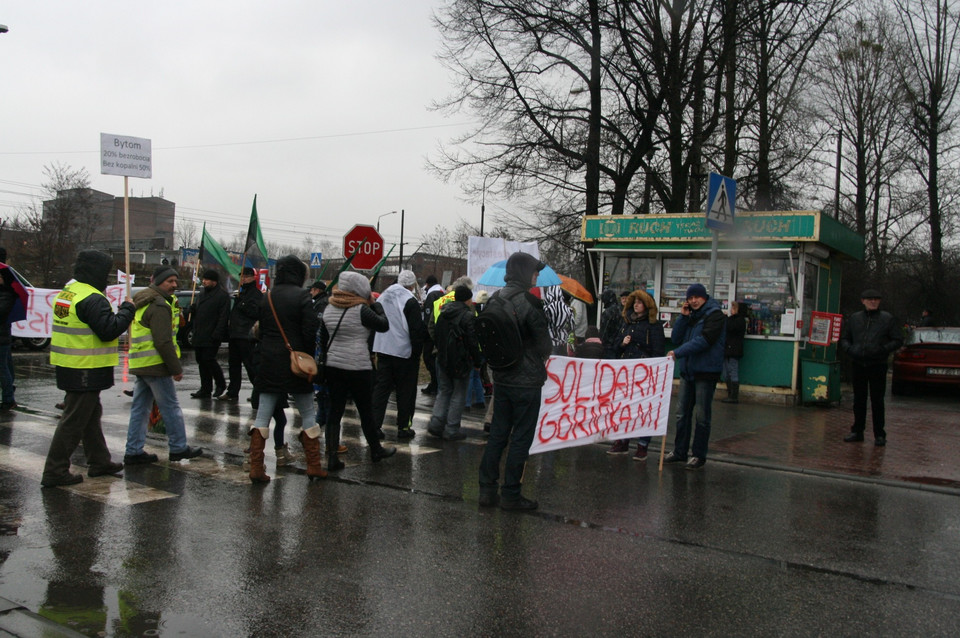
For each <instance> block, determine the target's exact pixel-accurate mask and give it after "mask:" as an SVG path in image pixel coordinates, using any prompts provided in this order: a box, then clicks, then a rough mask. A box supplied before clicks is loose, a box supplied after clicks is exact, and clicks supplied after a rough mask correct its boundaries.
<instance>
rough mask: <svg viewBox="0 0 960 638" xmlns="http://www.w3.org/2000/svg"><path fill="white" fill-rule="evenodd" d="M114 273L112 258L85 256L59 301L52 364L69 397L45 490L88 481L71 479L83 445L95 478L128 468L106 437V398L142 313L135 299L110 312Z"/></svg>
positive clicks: (46, 472)
mask: <svg viewBox="0 0 960 638" xmlns="http://www.w3.org/2000/svg"><path fill="white" fill-rule="evenodd" d="M112 267H113V259H112V258H111V257H110V255H108V254H106V253H102V252H100V251H97V250H82V251H80V253H79V254H78V255H77V261H76V263H75V264H74V267H73V278H74V279H75V281H74V282H73V283H71V284H69V285H67V286H66V287H65V288H64V289H63V290H62V291H61V292H60V293H59V294H58V295H57V297H56V299H55V300H54V304H53V336H52V337H51V340H50V363H51V364H52V365H53V366H55V369H56V375H57V388H58V389H60V390H63V391H64V392H65V393H66V394H65V395H64V399H63V402H64V408H63V414H62V415H61V416H60V420H59V421H58V422H57V429H56V431H55V432H54V433H53V439H52V440H51V441H50V449H49V451H48V452H47V460H46V463H45V464H44V467H43V477H42V478H41V480H40V484H41V485H43V487H55V486H58V485H73V484H75V483H80V482H81V481H83V476H81V475H79V474H71V473H70V456H71V455H72V454H73V453H74V451H75V450H76V449H77V446H78V445H79V444H80V443H81V442H82V443H83V454H84V456H85V457H86V459H87V473H88V475H89V476H104V475H108V474H118V473H120V472H122V471H123V464H122V463H114V462H113V461H112V460H111V458H110V450H108V449H107V442H106V440H105V439H104V437H103V429H102V427H101V423H100V417H101V416H102V415H103V406H102V405H101V404H100V392H101V391H102V390H106V389H107V388H110V387H112V386H113V369H114V367H116V366H117V364H118V363H119V362H120V357H119V355H118V353H117V343H118V341H117V338H118V337H119V336H120V335H121V334H123V333H124V332H126V330H127V327H128V326H129V325H130V322H131V321H133V316H134V312H135V310H136V309H135V307H134V305H133V301H132V300H131V299H130V298H129V297H128V298H126V299H124V301H123V303H121V304H120V307H119V308H118V309H117V312H116V313H114V312H113V309H112V308H111V307H110V301H109V300H108V299H107V298H106V296H105V295H104V291H105V290H106V287H107V274H108V273H109V272H110V269H111V268H112Z"/></svg>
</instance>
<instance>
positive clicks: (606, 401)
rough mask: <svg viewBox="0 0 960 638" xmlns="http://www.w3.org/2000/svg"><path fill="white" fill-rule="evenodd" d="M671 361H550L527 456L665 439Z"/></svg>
mask: <svg viewBox="0 0 960 638" xmlns="http://www.w3.org/2000/svg"><path fill="white" fill-rule="evenodd" d="M673 364H674V361H673V359H670V358H667V357H658V358H655V359H574V358H571V357H550V359H549V360H548V361H547V382H546V383H545V384H544V386H543V392H542V393H541V395H540V414H539V416H538V419H537V431H536V434H535V435H534V437H533V445H531V446H530V454H537V453H538V452H549V451H551V450H559V449H561V448H566V447H575V446H578V445H587V444H588V443H594V442H596V441H598V440H600V439H625V438H633V437H638V436H662V435H665V434H666V433H667V418H668V415H669V414H670V393H671V391H672V389H673Z"/></svg>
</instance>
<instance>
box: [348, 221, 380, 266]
mask: <svg viewBox="0 0 960 638" xmlns="http://www.w3.org/2000/svg"><path fill="white" fill-rule="evenodd" d="M354 253H356V254H354ZM350 255H354V257H353V261H352V262H350V265H352V266H353V267H354V268H356V269H357V270H371V269H373V268H375V267H376V266H377V264H378V263H380V260H381V259H383V237H381V236H380V233H379V232H378V231H377V229H376V228H374V227H373V226H367V225H365V224H357V225H356V226H354V227H353V228H351V229H350V230H349V231H348V232H347V234H346V235H344V236H343V256H344V258H345V259H347V258H349V257H350Z"/></svg>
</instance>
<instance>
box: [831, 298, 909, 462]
mask: <svg viewBox="0 0 960 638" xmlns="http://www.w3.org/2000/svg"><path fill="white" fill-rule="evenodd" d="M881 297H882V295H881V294H880V291H879V290H876V289H874V288H868V289H867V290H864V291H863V293H861V294H860V301H861V302H862V303H863V310H861V311H860V312H856V313H854V314H853V315H852V316H851V317H850V318H849V319H847V321H846V322H844V324H843V335H842V336H841V337H840V351H841V352H843V353H844V354H846V356H848V357H849V358H850V362H851V381H852V382H853V427H851V428H850V434H848V435H847V436H845V437H844V438H843V440H844V441H846V442H847V443H858V442H860V441H863V430H864V429H865V428H866V425H867V394H868V393H869V395H870V412H871V414H872V415H873V444H874V445H876V446H877V447H883V446H884V445H886V444H887V434H886V430H885V429H884V426H885V423H884V406H883V395H884V391H885V390H886V386H887V361H888V359H889V358H890V353H891V352H894V351H896V350H897V349H898V348H900V346H902V345H903V335H902V334H901V332H900V327H899V326H898V325H897V321H896V319H894V318H893V315H891V314H890V313H889V312H886V311H885V310H880V299H881Z"/></svg>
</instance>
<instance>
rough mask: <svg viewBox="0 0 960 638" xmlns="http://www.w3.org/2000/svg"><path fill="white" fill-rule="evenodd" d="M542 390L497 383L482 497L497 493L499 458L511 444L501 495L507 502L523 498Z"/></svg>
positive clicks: (482, 464) (483, 463) (482, 469)
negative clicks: (524, 480)
mask: <svg viewBox="0 0 960 638" xmlns="http://www.w3.org/2000/svg"><path fill="white" fill-rule="evenodd" d="M541 390H542V388H519V387H516V386H509V385H502V384H499V383H494V385H493V421H492V422H491V424H490V438H489V439H487V447H486V448H485V449H484V451H483V459H481V461H480V494H481V495H493V494H496V493H497V483H498V482H499V480H500V458H501V457H502V456H503V450H504V448H507V445H508V444H509V449H508V450H507V461H506V465H505V467H504V470H503V487H502V488H501V489H500V494H501V496H502V497H503V498H504V499H505V500H516V499H518V498H520V481H521V479H522V478H523V468H524V466H525V464H526V462H527V458H528V457H529V456H530V445H531V444H532V443H533V436H534V434H535V433H536V429H537V415H538V414H539V413H540V392H541Z"/></svg>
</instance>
